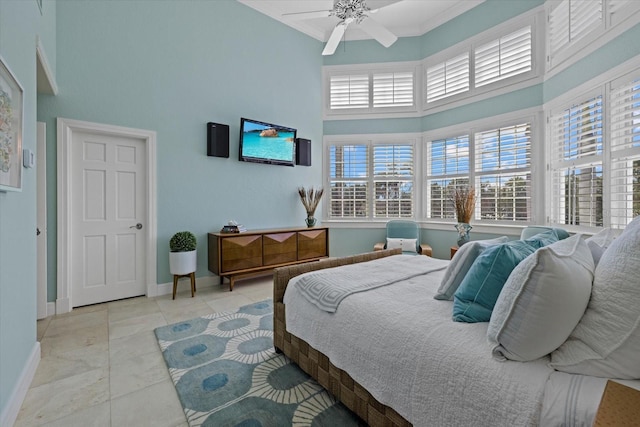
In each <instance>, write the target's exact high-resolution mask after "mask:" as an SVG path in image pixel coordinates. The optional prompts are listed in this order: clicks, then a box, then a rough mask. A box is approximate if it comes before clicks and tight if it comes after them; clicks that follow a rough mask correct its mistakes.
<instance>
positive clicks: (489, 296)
mask: <svg viewBox="0 0 640 427" xmlns="http://www.w3.org/2000/svg"><path fill="white" fill-rule="evenodd" d="M535 250H536V248H534V247H533V245H532V244H530V243H528V242H525V241H523V240H513V241H510V242H506V243H502V244H499V245H495V246H492V247H490V248H487V249H486V250H485V251H484V252H483V253H482V254H480V256H479V257H478V258H476V260H475V261H474V263H473V264H472V265H471V268H470V269H469V272H468V273H467V275H466V276H465V278H464V279H463V280H462V283H460V287H458V290H457V291H456V293H455V294H454V296H453V299H454V301H453V320H454V321H456V322H467V323H476V322H488V321H489V319H491V311H492V310H493V306H494V305H495V304H496V301H497V300H498V296H499V295H500V291H501V290H502V287H503V286H504V284H505V282H506V281H507V279H508V278H509V275H510V274H511V271H512V270H513V269H514V268H515V267H516V265H518V264H519V263H520V261H522V260H523V259H525V258H526V257H528V256H529V255H531V254H532V253H534V252H535Z"/></svg>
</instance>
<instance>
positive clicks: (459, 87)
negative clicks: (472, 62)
mask: <svg viewBox="0 0 640 427" xmlns="http://www.w3.org/2000/svg"><path fill="white" fill-rule="evenodd" d="M425 75H426V82H427V83H426V93H425V99H426V100H427V103H429V102H434V101H437V100H439V99H443V98H447V97H449V96H453V95H456V94H458V93H463V92H466V91H468V90H469V53H468V52H465V53H463V54H462V55H458V56H456V57H455V58H451V59H449V60H447V61H445V62H442V63H440V64H436V65H434V66H432V67H427V68H426V72H425Z"/></svg>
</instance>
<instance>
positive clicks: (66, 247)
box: [56, 117, 158, 314]
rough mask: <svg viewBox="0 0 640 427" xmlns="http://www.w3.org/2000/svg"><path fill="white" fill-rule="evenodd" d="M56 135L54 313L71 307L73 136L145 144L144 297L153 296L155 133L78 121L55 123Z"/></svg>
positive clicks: (154, 284) (154, 273) (63, 119)
mask: <svg viewBox="0 0 640 427" xmlns="http://www.w3.org/2000/svg"><path fill="white" fill-rule="evenodd" d="M57 128H58V129H57V133H58V163H57V164H58V183H57V187H58V198H57V199H58V230H57V231H58V233H57V234H58V239H57V240H58V244H57V246H58V263H57V265H58V275H57V282H58V286H57V287H58V297H57V299H56V313H57V314H60V313H68V312H69V311H71V309H72V307H73V304H72V298H73V296H72V295H71V290H72V287H71V283H70V277H71V256H72V255H71V254H72V252H71V235H70V233H71V230H72V227H71V197H70V194H71V179H72V177H71V144H72V143H73V133H74V132H88V133H99V134H103V135H109V136H115V137H124V138H136V139H141V140H142V141H143V142H144V145H145V150H144V154H145V155H146V162H147V174H146V183H145V184H146V188H147V200H146V205H147V218H146V221H145V222H146V224H145V231H146V233H145V243H146V247H147V254H146V261H145V272H144V277H145V279H146V281H147V296H148V297H151V296H156V294H157V287H158V284H157V280H156V276H157V274H156V264H157V252H158V248H157V206H156V201H157V194H156V192H157V188H156V167H157V164H156V132H155V131H150V130H143V129H134V128H127V127H121V126H114V125H107V124H102V123H92V122H85V121H80V120H73V119H65V118H61V117H58V119H57Z"/></svg>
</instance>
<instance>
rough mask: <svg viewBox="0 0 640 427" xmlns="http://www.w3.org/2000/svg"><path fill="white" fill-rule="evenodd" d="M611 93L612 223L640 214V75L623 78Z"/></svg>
mask: <svg viewBox="0 0 640 427" xmlns="http://www.w3.org/2000/svg"><path fill="white" fill-rule="evenodd" d="M621 80H622V81H621V82H619V83H614V84H613V85H612V89H611V96H610V123H611V187H610V188H611V191H610V195H611V227H615V228H624V227H625V226H626V225H627V224H628V223H629V222H631V220H632V219H633V218H634V217H636V216H638V215H640V79H634V80H631V81H629V80H628V79H621Z"/></svg>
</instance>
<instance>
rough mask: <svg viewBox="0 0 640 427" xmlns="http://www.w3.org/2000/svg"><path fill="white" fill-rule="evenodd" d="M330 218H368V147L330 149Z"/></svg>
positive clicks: (335, 146)
mask: <svg viewBox="0 0 640 427" xmlns="http://www.w3.org/2000/svg"><path fill="white" fill-rule="evenodd" d="M329 169H330V170H329V185H330V187H331V192H330V201H329V206H330V207H329V216H330V217H331V218H365V217H366V216H367V211H368V200H367V194H368V187H369V185H368V178H369V151H368V146H367V145H366V144H353V145H331V146H330V147H329Z"/></svg>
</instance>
